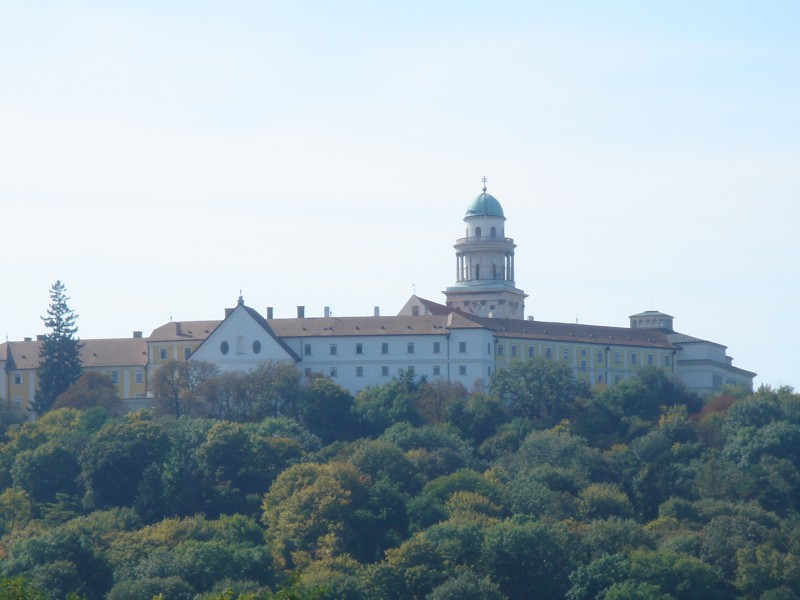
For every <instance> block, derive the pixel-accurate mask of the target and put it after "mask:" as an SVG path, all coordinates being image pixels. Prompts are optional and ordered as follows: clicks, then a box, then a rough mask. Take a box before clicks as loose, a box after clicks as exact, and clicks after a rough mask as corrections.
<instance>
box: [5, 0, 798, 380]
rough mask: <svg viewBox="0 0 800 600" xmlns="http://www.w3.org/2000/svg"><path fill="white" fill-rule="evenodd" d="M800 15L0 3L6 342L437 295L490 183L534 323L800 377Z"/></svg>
mask: <svg viewBox="0 0 800 600" xmlns="http://www.w3.org/2000/svg"><path fill="white" fill-rule="evenodd" d="M798 29H800V4H799V3H797V2H794V1H786V2H780V1H770V0H765V1H764V2H759V3H753V2H744V1H737V0H728V1H725V2H722V1H719V2H717V1H713V0H712V1H705V2H696V1H692V2H688V1H682V0H677V1H673V2H641V1H629V2H628V1H615V0H610V1H608V2H602V3H599V2H570V1H565V2H552V1H548V2H542V1H536V0H529V1H525V2H503V1H495V2H491V3H489V2H475V1H469V0H467V1H462V2H450V1H447V0H443V1H440V2H435V3H434V2H427V1H425V2H422V1H418V0H405V1H404V2H396V3H386V2H366V1H364V2H358V1H344V2H338V1H331V0H329V1H326V2H304V1H301V0H299V1H297V2H271V1H252V2H250V1H244V0H231V1H229V2H225V3H219V2H204V1H202V0H200V1H193V2H184V1H180V0H176V1H173V2H155V1H149V0H139V1H137V2H128V1H124V0H119V1H116V2H107V1H102V2H101V1H96V2H92V1H82V0H75V1H73V2H68V3H65V2H48V1H44V0H43V1H32V2H17V3H12V2H2V1H0V243H2V246H3V249H4V253H3V254H4V260H3V261H2V263H0V281H2V288H0V335H2V336H4V338H5V339H9V340H12V341H13V340H20V339H22V338H23V337H32V336H35V335H37V334H41V333H44V326H43V323H42V321H41V316H43V315H44V314H45V313H46V310H47V306H48V302H49V289H50V286H51V285H52V284H53V282H55V281H56V280H61V281H62V282H63V283H64V284H65V285H66V286H67V291H68V294H69V296H70V298H71V299H70V306H71V307H72V308H73V309H74V310H75V311H76V312H77V313H78V314H79V318H78V327H79V335H80V337H82V338H85V339H86V338H100V337H127V336H130V335H131V332H132V331H134V330H142V331H144V332H145V335H148V334H149V332H150V331H152V330H153V329H155V328H156V327H158V326H160V325H162V324H164V323H166V322H168V321H169V320H170V319H174V320H176V321H188V320H206V319H221V318H222V317H223V315H224V309H225V307H229V306H233V305H235V302H236V299H237V297H238V296H239V293H240V290H241V293H242V294H243V296H244V299H245V302H246V303H247V304H248V305H249V306H252V307H254V308H256V309H257V310H259V311H260V312H262V314H265V312H266V307H267V306H272V307H274V311H275V316H276V317H292V316H294V315H295V313H296V306H298V305H303V306H305V307H306V315H307V316H321V315H322V313H323V307H325V306H330V308H331V312H332V314H333V315H334V316H355V315H370V314H372V311H373V307H374V306H379V307H380V310H381V314H387V315H388V314H395V313H396V312H397V311H398V310H399V309H400V308H401V306H402V305H403V304H404V303H405V301H406V300H407V299H408V298H409V297H410V296H411V294H412V293H413V292H414V291H416V293H417V294H418V295H419V296H421V297H424V298H428V299H431V300H435V301H438V302H443V301H444V296H443V295H442V293H441V292H442V291H443V290H444V289H445V288H446V287H447V286H449V285H452V284H453V283H454V281H455V252H454V250H453V243H454V242H455V240H456V238H458V237H461V236H463V232H464V223H463V221H462V219H463V217H464V213H465V211H466V209H467V207H468V206H469V204H470V203H471V201H472V199H473V198H474V197H475V196H476V195H477V194H479V193H480V191H481V190H480V188H481V186H482V183H481V178H482V177H484V176H486V177H487V179H488V184H487V186H488V191H489V192H490V193H491V194H492V195H494V196H495V197H496V198H497V199H498V200H499V201H500V203H501V204H502V206H503V209H504V211H505V215H506V217H507V221H506V235H507V236H509V237H512V238H514V240H515V242H516V243H517V254H516V284H517V287H519V288H521V289H523V290H525V291H526V292H527V293H528V294H529V295H530V297H529V298H528V300H527V305H526V314H527V315H533V316H534V318H535V319H537V320H541V321H561V322H574V321H576V320H578V321H579V322H581V323H589V324H597V325H615V326H621V327H626V326H628V316H629V315H632V314H634V313H637V312H641V311H643V310H660V311H663V312H666V313H668V314H671V315H673V316H674V317H675V328H676V330H678V331H680V332H682V333H687V334H690V335H693V336H696V337H700V338H703V339H709V340H712V341H715V342H718V343H721V344H724V345H726V346H727V347H728V353H729V355H731V356H733V357H734V363H733V364H734V365H735V366H738V367H741V368H744V369H748V370H751V371H755V372H757V373H758V377H757V378H756V384H757V385H758V384H768V385H772V386H773V387H775V386H779V385H791V386H793V387H795V388H800V369H798V367H797V361H796V360H795V358H794V354H795V353H796V347H795V346H796V338H797V336H798V333H800V309H799V308H800V307H798V298H799V297H800V276H799V275H800V273H798V271H800V268H799V267H798V261H799V260H800V237H799V236H798V232H797V227H798V224H799V223H800V208H799V206H800V110H798V107H799V106H800V37H798V36H797V31H798Z"/></svg>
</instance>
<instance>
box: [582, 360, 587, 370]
mask: <svg viewBox="0 0 800 600" xmlns="http://www.w3.org/2000/svg"><path fill="white" fill-rule="evenodd" d="M585 370H586V361H585V360H582V361H581V371H585Z"/></svg>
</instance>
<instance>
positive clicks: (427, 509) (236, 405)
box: [0, 359, 800, 600]
mask: <svg viewBox="0 0 800 600" xmlns="http://www.w3.org/2000/svg"><path fill="white" fill-rule="evenodd" d="M97 377H98V376H97V375H96V374H95V375H94V376H93V377H89V378H87V376H84V379H82V380H79V382H78V383H77V384H76V385H75V386H74V388H73V389H72V390H70V391H69V392H68V393H67V394H66V395H65V396H64V397H61V398H60V399H59V400H58V401H57V402H56V404H55V405H54V409H53V410H51V411H49V412H46V413H45V414H43V415H42V416H41V417H40V418H38V419H37V420H36V421H27V422H21V423H15V424H14V423H11V422H10V421H9V418H8V417H9V415H5V416H4V421H3V430H2V438H1V439H0V441H1V442H2V444H1V445H0V535H1V536H2V537H0V598H34V599H35V598H75V599H77V598H84V599H90V600H93V599H99V598H109V599H112V600H123V599H124V600H134V599H135V600H140V599H141V600H150V599H151V598H154V597H159V598H163V599H164V600H172V599H177V600H182V599H192V598H199V599H205V600H223V599H224V600H236V599H239V600H245V599H252V600H259V599H278V598H280V599H286V600H288V599H294V598H297V599H300V598H314V599H350V600H381V599H386V598H392V599H394V598H397V599H430V600H450V599H452V600H456V599H458V600H470V599H485V600H500V599H504V598H506V599H519V598H536V599H543V600H546V599H566V600H594V599H601V600H633V599H652V600H670V599H674V600H694V599H697V600H717V599H720V600H722V599H728V598H742V599H747V600H790V599H800V518H798V515H800V395H798V394H796V393H794V390H792V389H791V388H780V389H772V388H770V387H766V386H765V387H762V388H760V389H759V390H757V391H756V392H755V393H750V392H746V391H743V390H740V389H726V390H723V391H721V392H720V393H719V394H717V395H715V396H712V397H708V398H699V397H697V396H696V395H694V394H691V393H689V392H687V391H686V390H685V388H683V387H682V386H681V385H680V384H678V383H676V382H674V381H672V380H671V379H669V378H668V377H667V376H666V375H664V374H663V373H661V372H660V371H658V370H651V369H642V370H641V371H640V372H639V374H638V375H637V376H636V377H635V378H632V379H630V380H627V381H625V382H623V383H621V384H619V385H616V386H614V387H607V388H606V387H596V388H590V387H589V385H588V384H586V383H584V382H582V381H580V380H577V379H575V378H574V377H573V374H572V371H571V369H570V368H569V367H567V366H566V365H564V364H562V363H560V362H558V361H551V360H547V359H533V360H531V361H526V362H518V363H515V364H513V365H512V366H510V367H508V368H506V369H504V370H500V371H498V372H497V373H496V374H495V375H494V377H493V378H492V380H491V381H490V382H487V385H486V386H485V388H484V386H477V387H476V389H475V390H467V389H464V388H463V387H462V386H460V385H453V384H449V383H447V382H440V381H435V382H428V381H424V380H419V379H417V378H415V377H414V376H413V374H409V373H401V374H400V376H398V377H397V378H396V379H394V380H392V381H391V382H390V383H387V384H386V385H383V386H379V387H370V388H367V389H365V390H363V391H362V392H361V393H360V394H358V396H356V397H355V398H354V397H353V396H352V395H351V394H349V393H348V392H347V391H346V390H344V389H342V388H341V387H339V386H337V385H336V384H335V383H333V382H332V381H330V380H328V379H323V378H318V379H312V380H310V381H304V380H303V378H301V377H300V375H299V373H298V372H297V371H296V370H295V369H294V367H289V366H282V365H266V366H264V367H263V368H260V369H258V370H256V371H254V372H252V373H249V374H244V373H229V374H225V375H221V376H220V375H218V374H216V373H213V372H209V371H208V370H206V371H203V369H202V365H200V367H194V368H193V370H191V369H188V368H187V367H181V366H180V365H171V366H170V368H167V369H164V370H163V373H162V374H161V375H160V381H159V382H158V385H159V388H158V402H157V404H156V406H155V407H154V409H153V410H152V411H142V412H136V413H128V414H125V413H124V411H120V410H119V408H120V407H119V405H118V400H116V399H115V398H113V397H112V396H113V394H112V395H109V394H108V388H107V387H106V388H104V386H103V382H102V381H98V380H97ZM12 420H13V419H12Z"/></svg>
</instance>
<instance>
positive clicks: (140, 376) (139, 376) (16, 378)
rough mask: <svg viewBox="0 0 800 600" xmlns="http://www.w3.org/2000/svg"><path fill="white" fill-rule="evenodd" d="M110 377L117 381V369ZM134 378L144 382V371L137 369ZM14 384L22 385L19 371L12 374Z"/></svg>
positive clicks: (137, 381) (114, 381)
mask: <svg viewBox="0 0 800 600" xmlns="http://www.w3.org/2000/svg"><path fill="white" fill-rule="evenodd" d="M110 377H111V381H112V382H113V383H119V371H111V375H110ZM134 380H135V381H136V383H144V371H142V370H141V369H137V370H136V374H135V376H134ZM14 384H15V385H22V374H21V373H15V374H14Z"/></svg>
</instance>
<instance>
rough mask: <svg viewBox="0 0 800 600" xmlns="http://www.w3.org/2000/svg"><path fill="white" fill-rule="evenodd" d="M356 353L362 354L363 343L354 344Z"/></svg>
mask: <svg viewBox="0 0 800 600" xmlns="http://www.w3.org/2000/svg"><path fill="white" fill-rule="evenodd" d="M356 354H364V344H356Z"/></svg>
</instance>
